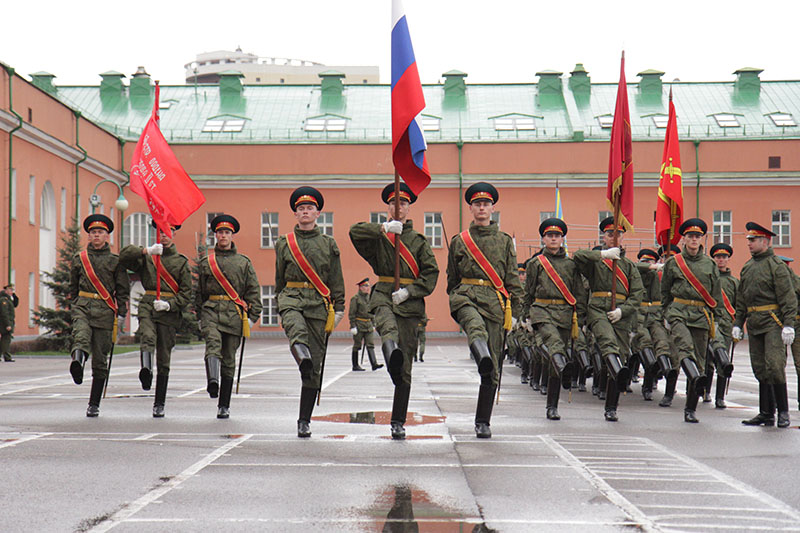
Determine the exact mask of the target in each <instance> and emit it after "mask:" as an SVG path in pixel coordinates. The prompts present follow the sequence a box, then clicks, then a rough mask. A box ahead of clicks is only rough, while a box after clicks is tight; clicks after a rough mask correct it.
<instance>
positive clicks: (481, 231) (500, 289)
mask: <svg viewBox="0 0 800 533" xmlns="http://www.w3.org/2000/svg"><path fill="white" fill-rule="evenodd" d="M499 197H500V195H499V193H498V192H497V189H496V188H495V187H494V186H493V185H492V184H490V183H485V182H478V183H474V184H472V185H471V186H470V187H469V188H467V191H466V193H465V194H464V200H465V201H466V202H467V204H469V210H470V213H471V214H472V222H471V223H470V225H469V229H468V230H466V231H464V232H462V233H460V234H459V235H456V236H455V237H453V239H452V240H451V241H450V252H449V254H448V256H447V294H449V295H450V315H451V316H452V317H453V319H454V320H455V321H456V322H458V324H459V325H460V326H461V328H462V329H463V330H464V332H465V333H466V334H467V342H468V343H469V349H470V352H471V353H472V357H473V359H474V360H475V362H476V363H477V364H478V373H479V374H480V376H481V384H480V387H479V389H478V404H477V407H476V409H475V435H476V436H477V437H478V438H482V439H488V438H491V436H492V430H491V428H490V421H491V417H492V406H493V404H494V396H495V393H496V392H497V387H498V385H499V382H500V372H501V371H502V366H501V365H502V364H503V348H504V346H503V345H504V341H505V340H506V339H505V335H506V332H507V331H509V330H510V329H511V328H512V327H513V325H514V323H515V321H516V320H518V319H519V317H520V315H521V313H522V296H523V294H522V285H521V284H520V281H519V271H518V270H517V254H516V251H515V250H514V242H513V241H512V239H511V236H510V235H508V234H507V233H504V232H502V231H500V228H499V227H498V226H497V223H495V222H494V221H492V213H493V212H494V206H495V204H496V203H497V201H498V200H499Z"/></svg>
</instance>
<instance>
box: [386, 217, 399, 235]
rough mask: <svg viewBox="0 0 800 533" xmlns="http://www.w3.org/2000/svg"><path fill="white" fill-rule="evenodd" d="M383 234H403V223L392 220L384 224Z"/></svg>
mask: <svg viewBox="0 0 800 533" xmlns="http://www.w3.org/2000/svg"><path fill="white" fill-rule="evenodd" d="M383 232H384V233H397V234H400V233H403V223H402V222H400V221H399V220H390V221H389V222H384V223H383Z"/></svg>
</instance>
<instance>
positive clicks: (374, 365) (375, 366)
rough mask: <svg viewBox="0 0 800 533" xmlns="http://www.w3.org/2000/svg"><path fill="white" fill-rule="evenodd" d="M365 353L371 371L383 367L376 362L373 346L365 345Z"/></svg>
mask: <svg viewBox="0 0 800 533" xmlns="http://www.w3.org/2000/svg"><path fill="white" fill-rule="evenodd" d="M367 355H368V356H369V364H370V365H371V366H372V371H373V372H374V371H376V370H378V369H379V368H383V365H382V364H380V363H378V359H377V358H376V357H375V348H372V347H370V346H367Z"/></svg>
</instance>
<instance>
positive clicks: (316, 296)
mask: <svg viewBox="0 0 800 533" xmlns="http://www.w3.org/2000/svg"><path fill="white" fill-rule="evenodd" d="M324 204H325V199H324V198H323V197H322V193H320V192H319V191H318V190H317V189H315V188H314V187H299V188H297V189H295V191H294V192H293V193H292V195H291V197H290V198H289V207H291V208H292V211H294V216H295V218H296V219H297V224H296V225H295V227H294V229H293V230H292V232H291V233H288V234H286V235H282V236H281V237H280V238H279V239H278V242H277V243H276V244H275V294H276V295H277V296H276V298H277V302H278V313H280V315H281V325H282V326H283V331H284V332H285V333H286V336H287V337H288V338H289V350H290V351H291V352H292V355H293V356H294V359H295V361H296V362H297V366H298V368H299V369H300V377H301V379H302V386H301V388H300V413H299V416H298V417H297V436H298V437H300V438H308V437H310V436H311V428H310V424H311V414H312V413H313V411H314V401H315V400H316V398H317V395H318V394H319V393H320V391H321V390H322V369H323V365H324V361H325V356H326V353H327V350H328V337H329V336H330V334H331V332H332V331H333V330H334V329H335V328H336V326H337V325H338V324H339V322H340V321H341V320H342V318H343V317H344V279H343V277H342V263H341V260H340V257H339V247H338V246H337V245H336V241H335V240H333V237H329V236H327V235H325V234H323V233H322V232H321V231H320V229H319V227H318V226H317V219H318V218H319V215H320V211H321V210H322V206H323V205H324Z"/></svg>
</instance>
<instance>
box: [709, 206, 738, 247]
mask: <svg viewBox="0 0 800 533" xmlns="http://www.w3.org/2000/svg"><path fill="white" fill-rule="evenodd" d="M711 232H712V233H713V234H714V244H717V243H718V242H723V243H725V244H731V240H732V236H733V224H732V223H731V212H730V211H714V222H713V223H712V228H711Z"/></svg>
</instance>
